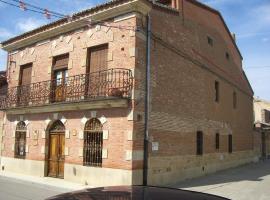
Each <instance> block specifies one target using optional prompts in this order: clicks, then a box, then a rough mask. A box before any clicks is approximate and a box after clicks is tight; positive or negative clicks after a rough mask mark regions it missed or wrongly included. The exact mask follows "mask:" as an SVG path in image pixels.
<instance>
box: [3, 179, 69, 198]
mask: <svg viewBox="0 0 270 200" xmlns="http://www.w3.org/2000/svg"><path fill="white" fill-rule="evenodd" d="M68 191H69V190H65V189H63V188H57V187H52V186H48V185H43V184H37V183H32V182H27V181H22V180H17V179H12V178H7V177H3V176H0V200H44V199H45V198H47V197H50V196H54V195H57V194H60V193H64V192H68Z"/></svg>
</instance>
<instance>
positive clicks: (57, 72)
mask: <svg viewBox="0 0 270 200" xmlns="http://www.w3.org/2000/svg"><path fill="white" fill-rule="evenodd" d="M68 62H69V55H68V54H65V55H61V56H57V57H55V58H54V59H53V73H52V76H53V77H52V79H53V80H54V81H53V93H54V94H53V96H52V101H53V102H60V101H64V100H65V99H66V85H67V83H68Z"/></svg>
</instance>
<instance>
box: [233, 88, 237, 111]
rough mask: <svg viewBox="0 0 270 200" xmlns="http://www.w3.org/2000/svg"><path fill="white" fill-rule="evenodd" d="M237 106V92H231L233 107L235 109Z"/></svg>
mask: <svg viewBox="0 0 270 200" xmlns="http://www.w3.org/2000/svg"><path fill="white" fill-rule="evenodd" d="M236 107H237V94H236V92H233V108H234V109H236Z"/></svg>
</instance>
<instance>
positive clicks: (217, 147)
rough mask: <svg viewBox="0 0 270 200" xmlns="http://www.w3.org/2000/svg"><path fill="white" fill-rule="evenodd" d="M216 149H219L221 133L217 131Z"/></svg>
mask: <svg viewBox="0 0 270 200" xmlns="http://www.w3.org/2000/svg"><path fill="white" fill-rule="evenodd" d="M216 149H219V133H216Z"/></svg>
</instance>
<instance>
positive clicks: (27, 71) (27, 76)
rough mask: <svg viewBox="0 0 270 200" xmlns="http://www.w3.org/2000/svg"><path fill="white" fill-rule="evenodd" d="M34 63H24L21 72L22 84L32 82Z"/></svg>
mask: <svg viewBox="0 0 270 200" xmlns="http://www.w3.org/2000/svg"><path fill="white" fill-rule="evenodd" d="M31 77H32V64H27V65H23V66H22V67H21V72H20V85H29V84H31Z"/></svg>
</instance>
